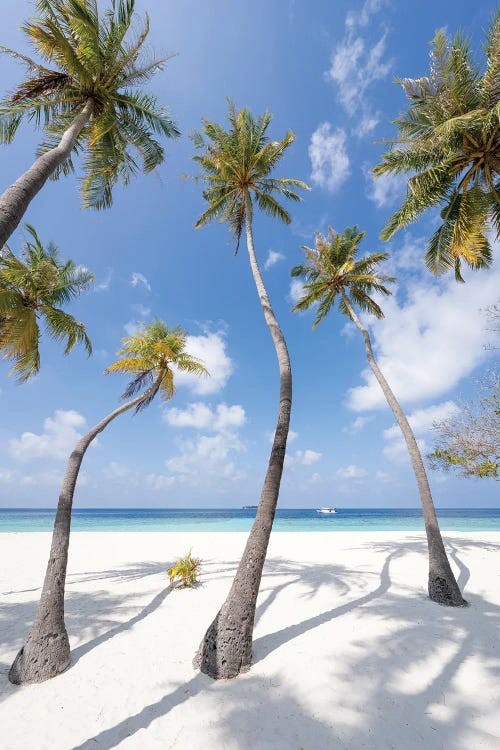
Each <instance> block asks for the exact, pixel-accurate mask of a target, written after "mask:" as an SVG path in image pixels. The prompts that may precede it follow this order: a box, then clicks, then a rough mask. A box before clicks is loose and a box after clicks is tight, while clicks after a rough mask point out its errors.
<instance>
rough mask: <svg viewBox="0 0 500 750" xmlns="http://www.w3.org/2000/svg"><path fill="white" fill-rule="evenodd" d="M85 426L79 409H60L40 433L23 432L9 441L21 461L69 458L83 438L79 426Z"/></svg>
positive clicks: (13, 453)
mask: <svg viewBox="0 0 500 750" xmlns="http://www.w3.org/2000/svg"><path fill="white" fill-rule="evenodd" d="M84 426H85V418H84V417H82V415H81V414H79V413H78V412H77V411H73V410H69V411H64V410H62V409H58V410H57V411H56V412H55V413H54V416H53V417H47V419H46V420H45V421H44V423H43V428H44V431H43V432H42V433H41V434H40V435H36V434H35V433H34V432H23V434H22V435H21V437H20V438H13V439H12V440H10V441H9V451H10V453H11V455H12V456H13V457H14V458H16V459H18V460H19V461H29V460H31V459H33V458H58V459H62V458H69V455H70V453H71V451H72V450H73V448H74V446H75V443H76V442H77V441H78V440H79V439H80V438H81V436H82V435H81V433H80V432H79V428H82V427H84Z"/></svg>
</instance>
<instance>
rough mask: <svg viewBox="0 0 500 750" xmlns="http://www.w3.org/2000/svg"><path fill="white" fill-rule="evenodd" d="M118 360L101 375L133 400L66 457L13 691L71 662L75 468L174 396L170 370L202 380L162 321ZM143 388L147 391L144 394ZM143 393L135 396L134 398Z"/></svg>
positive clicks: (13, 671) (178, 334)
mask: <svg viewBox="0 0 500 750" xmlns="http://www.w3.org/2000/svg"><path fill="white" fill-rule="evenodd" d="M118 356H119V359H118V360H117V361H116V362H114V363H113V364H112V365H110V366H109V367H108V368H107V370H106V372H120V373H126V374H127V375H133V376H134V377H133V379H132V380H131V382H130V383H129V385H128V386H127V388H126V389H125V392H124V393H123V396H122V398H127V399H129V398H131V397H132V396H133V398H132V399H131V400H130V401H127V403H125V404H123V405H122V406H119V407H118V408H117V409H115V410H114V411H112V412H111V414H108V415H107V417H104V419H102V420H101V421H100V422H98V423H97V424H96V425H94V427H92V429H91V430H89V432H88V433H87V434H86V435H84V436H83V437H82V438H80V440H79V441H78V443H77V444H76V446H75V448H74V449H73V452H72V453H71V455H70V457H69V460H68V464H67V467H66V473H65V475H64V479H63V482H62V487H61V494H60V495H59V503H58V505H57V514H56V519H55V523H54V531H53V533H52V545H51V549H50V557H49V562H48V565H47V571H46V573H45V580H44V583H43V588H42V594H41V596H40V602H39V604H38V611H37V613H36V617H35V621H34V623H33V625H32V627H31V630H30V632H29V634H28V638H27V640H26V643H25V645H24V646H23V647H22V648H21V650H20V651H19V653H18V654H17V656H16V658H15V660H14V663H13V664H12V667H11V668H10V672H9V680H10V681H11V682H13V683H14V684H15V685H25V684H28V683H33V682H43V681H44V680H48V679H50V678H51V677H55V675H57V674H59V673H60V672H63V671H64V670H65V669H66V668H67V666H68V665H69V661H70V646H69V639H68V634H67V632H66V626H65V624H64V587H65V581H66V567H67V562H68V547H69V537H70V527H71V508H72V505H73V495H74V492H75V485H76V481H77V479H78V473H79V471H80V466H81V463H82V460H83V457H84V455H85V452H86V450H87V448H88V447H89V445H90V444H91V443H92V441H93V440H94V439H95V438H96V437H97V435H99V433H100V432H102V431H103V430H104V429H105V427H107V426H108V425H109V424H110V422H112V421H113V420H114V419H116V417H118V416H120V414H123V413H124V412H126V411H129V410H130V409H135V413H137V412H139V411H142V410H143V409H145V408H146V407H147V406H149V404H150V403H151V402H152V401H153V399H154V398H155V396H156V394H157V393H160V395H161V396H162V397H163V398H164V399H166V400H168V399H170V398H172V396H173V393H174V372H173V369H172V368H173V367H175V368H177V369H178V370H180V371H182V372H189V373H194V374H196V375H206V374H207V371H206V369H205V367H204V366H203V364H202V363H201V362H199V361H198V360H197V359H195V358H194V357H191V356H190V354H189V353H188V352H187V351H186V334H185V332H184V331H182V330H181V329H180V328H168V326H166V325H165V323H163V322H162V321H161V320H155V321H154V322H153V323H151V324H149V325H146V326H143V329H142V330H141V331H140V332H138V333H137V334H136V335H135V336H130V337H128V338H124V339H123V348H122V349H121V350H120V351H119V352H118ZM144 388H146V390H143V389H144ZM139 391H142V393H140V395H136V394H137V393H138V392H139Z"/></svg>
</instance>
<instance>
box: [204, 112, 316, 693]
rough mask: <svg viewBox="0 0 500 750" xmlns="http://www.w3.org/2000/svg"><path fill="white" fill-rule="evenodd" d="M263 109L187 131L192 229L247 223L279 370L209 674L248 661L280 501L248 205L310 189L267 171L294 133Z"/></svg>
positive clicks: (285, 367) (282, 403)
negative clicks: (258, 486) (267, 448)
mask: <svg viewBox="0 0 500 750" xmlns="http://www.w3.org/2000/svg"><path fill="white" fill-rule="evenodd" d="M271 120H272V116H271V115H270V114H269V113H265V114H263V115H261V116H260V117H257V118H254V117H253V115H252V114H251V113H250V112H249V111H248V110H247V109H242V110H241V111H239V112H237V111H236V109H235V107H234V105H233V103H232V102H231V101H230V102H229V128H228V129H227V130H225V129H224V128H223V127H222V126H221V125H218V124H217V123H214V122H210V121H209V120H205V121H204V128H203V134H200V133H196V134H195V135H194V136H193V140H194V143H195V146H196V147H197V148H198V149H200V151H201V154H200V155H197V156H194V157H193V158H194V160H195V161H196V162H197V163H198V164H199V166H200V168H201V172H202V175H201V177H200V179H202V180H203V182H204V184H205V186H206V187H205V190H204V192H203V197H204V198H205V200H206V201H207V203H208V208H207V210H206V211H205V212H204V213H203V214H202V215H201V216H200V218H199V219H198V221H197V222H196V225H195V226H196V228H198V227H202V226H204V225H205V224H208V223H209V222H210V221H212V220H213V219H220V220H221V221H225V222H227V224H228V226H229V228H230V229H231V231H232V234H233V238H234V240H235V242H236V252H237V251H238V247H239V243H240V239H241V235H242V233H243V230H244V229H246V240H247V249H248V254H249V258H250V266H251V269H252V273H253V277H254V281H255V285H256V287H257V293H258V295H259V299H260V303H261V306H262V311H263V313H264V318H265V321H266V324H267V326H268V328H269V332H270V334H271V337H272V340H273V343H274V347H275V350H276V356H277V358H278V365H279V373H280V395H279V409H278V421H277V425H276V431H275V434H274V441H273V447H272V450H271V456H270V459H269V464H268V468H267V474H266V477H265V480H264V485H263V488H262V493H261V497H260V502H259V507H258V510H257V515H256V518H255V522H254V525H253V526H252V530H251V532H250V536H249V537H248V541H247V544H246V547H245V551H244V553H243V557H242V558H241V561H240V564H239V566H238V570H237V572H236V575H235V577H234V581H233V584H232V586H231V590H230V592H229V594H228V597H227V599H226V601H225V603H224V604H223V605H222V607H221V609H220V610H219V613H218V614H217V616H216V618H215V620H214V621H213V622H212V624H211V625H210V627H209V628H208V630H207V632H206V634H205V637H204V639H203V641H202V643H201V645H200V648H199V650H198V653H197V656H196V657H195V661H194V663H195V666H198V667H199V668H200V669H201V670H202V672H205V673H206V674H208V675H210V676H211V677H213V678H216V679H218V678H229V677H236V675H238V674H239V673H240V672H241V671H244V670H246V669H248V668H249V667H250V663H251V659H252V632H253V623H254V617H255V605H256V600H257V594H258V591H259V586H260V580H261V577H262V568H263V566H264V560H265V557H266V552H267V546H268V543H269V537H270V534H271V528H272V524H273V520H274V514H275V510H276V503H277V502H278V495H279V489H280V482H281V474H282V472H283V462H284V459H285V450H286V441H287V437H288V428H289V423H290V412H291V407H292V372H291V367H290V359H289V356H288V350H287V347H286V342H285V338H284V336H283V333H282V331H281V329H280V327H279V324H278V321H277V319H276V316H275V314H274V312H273V309H272V307H271V303H270V301H269V297H268V294H267V291H266V288H265V286H264V282H263V280H262V276H261V273H260V270H259V264H258V262H257V257H256V255H255V250H254V242H253V232H252V219H253V211H254V207H255V206H257V208H260V209H261V210H262V211H264V213H266V214H268V215H269V216H271V217H272V218H278V219H280V220H281V221H283V222H284V223H285V224H289V223H290V221H291V218H290V215H289V214H288V212H287V211H286V210H285V209H284V208H283V206H282V205H281V204H280V203H279V202H278V200H277V199H276V198H275V195H277V196H279V197H284V198H288V199H290V200H293V201H299V200H300V197H299V196H298V195H297V193H296V192H295V191H296V189H297V188H302V189H308V187H307V185H306V184H305V183H304V182H301V181H300V180H291V179H285V178H275V177H272V176H271V172H272V170H273V169H274V167H275V166H276V165H277V164H278V162H279V161H280V159H281V157H282V156H283V154H284V152H285V151H286V149H287V148H288V147H289V146H290V145H291V144H292V143H293V141H294V135H293V133H292V132H291V131H288V132H287V133H286V135H285V136H284V138H283V139H282V140H280V141H271V140H269V137H268V136H267V129H268V127H269V124H270V122H271Z"/></svg>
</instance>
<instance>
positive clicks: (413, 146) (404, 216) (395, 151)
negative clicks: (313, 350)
mask: <svg viewBox="0 0 500 750" xmlns="http://www.w3.org/2000/svg"><path fill="white" fill-rule="evenodd" d="M486 58H487V64H486V69H485V70H484V71H483V72H481V70H480V69H479V67H478V66H477V65H476V63H475V62H474V60H473V57H472V53H471V50H470V45H469V43H468V41H467V39H465V38H464V37H462V36H461V35H460V34H457V35H456V36H455V37H454V38H453V39H452V40H450V39H449V38H448V36H447V35H446V33H445V32H444V31H443V30H440V31H438V32H437V33H436V36H435V38H434V41H433V43H432V60H431V70H430V74H429V75H428V76H427V77H423V78H418V79H411V78H405V79H402V80H399V81H398V83H400V84H401V86H402V87H403V89H404V92H405V94H406V96H407V98H408V100H409V106H408V110H407V111H406V112H405V113H404V114H403V115H402V116H400V117H399V118H398V120H396V121H395V124H396V125H397V128H398V138H397V139H396V140H393V141H390V142H389V143H390V146H391V147H390V149H389V150H388V151H387V152H386V153H385V154H384V155H383V157H382V161H381V163H380V164H378V165H377V166H376V167H375V169H374V170H373V171H374V174H375V175H376V176H380V175H382V174H391V173H392V174H404V173H407V174H409V177H408V190H407V194H406V197H405V199H404V201H403V203H402V205H401V206H400V207H399V208H398V210H397V211H396V212H395V213H394V214H393V215H392V216H391V217H390V218H389V220H388V221H387V224H386V226H385V228H384V229H383V231H382V233H381V238H382V239H383V240H388V239H390V238H391V237H392V236H393V235H394V233H395V232H396V231H397V230H398V229H401V228H405V227H407V226H408V225H409V224H410V223H412V222H414V221H416V220H417V219H418V218H419V217H420V216H421V215H422V214H423V213H424V212H425V211H427V210H428V209H429V208H433V207H436V206H442V207H443V209H442V212H441V215H442V218H443V223H442V224H441V225H440V227H438V229H437V230H436V232H434V234H433V236H432V237H431V238H430V240H429V242H428V247H427V253H426V256H425V261H426V264H427V266H428V268H429V269H430V270H431V271H433V272H434V273H443V272H444V271H447V270H451V269H454V271H455V276H456V279H457V280H458V281H462V280H463V279H462V276H461V273H460V267H461V263H462V262H465V263H466V264H467V265H469V267H470V268H473V269H479V268H486V267H488V266H489V265H490V264H491V248H490V246H489V242H488V232H489V229H490V225H493V228H494V230H495V233H496V237H497V238H499V237H500V222H499V221H498V216H499V211H498V208H497V206H498V205H499V203H500V195H499V191H498V186H499V179H498V178H499V175H500V76H499V73H500V11H497V12H496V14H495V16H494V18H493V21H492V23H491V26H490V29H489V33H488V38H487V43H486Z"/></svg>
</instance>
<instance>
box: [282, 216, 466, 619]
mask: <svg viewBox="0 0 500 750" xmlns="http://www.w3.org/2000/svg"><path fill="white" fill-rule="evenodd" d="M364 236H365V232H359V231H358V228H357V227H353V228H352V229H346V230H345V231H344V232H343V233H342V234H337V233H336V232H334V231H333V229H331V228H330V229H329V232H328V236H327V237H324V236H323V235H321V234H317V236H316V242H315V247H314V248H310V247H305V248H303V249H304V252H305V257H306V262H305V263H304V264H303V265H299V266H295V268H293V269H292V276H294V277H296V278H301V279H304V281H305V285H304V294H303V296H302V298H301V299H300V300H299V301H298V302H297V304H296V305H295V307H294V311H296V310H307V309H308V308H310V307H311V306H312V305H317V311H316V319H315V321H314V326H313V327H314V328H315V327H316V326H317V325H318V324H319V323H320V322H321V321H322V320H323V318H324V317H325V316H326V315H327V314H328V313H329V312H330V310H331V309H332V307H333V306H334V303H335V300H337V301H338V307H339V310H340V312H342V313H344V315H347V316H348V317H349V318H350V319H351V320H352V322H353V323H354V324H355V326H356V327H357V328H358V329H359V330H360V331H361V333H362V335H363V338H364V341H365V349H366V357H367V359H368V364H369V365H370V367H371V369H372V371H373V374H374V375H375V377H376V379H377V381H378V383H379V385H380V387H381V388H382V391H383V393H384V396H385V398H386V400H387V403H388V404H389V406H390V407H391V409H392V411H393V414H394V416H395V418H396V421H397V423H398V425H399V427H400V429H401V432H402V433H403V437H404V439H405V442H406V446H407V448H408V453H409V456H410V461H411V464H412V467H413V471H414V473H415V479H416V480H417V485H418V491H419V494H420V501H421V503H422V510H423V516H424V523H425V531H426V534H427V543H428V551H429V581H428V589H429V596H430V598H431V599H432V600H433V601H435V602H438V603H439V604H446V605H449V606H454V607H460V606H463V605H464V604H465V602H464V600H463V599H462V595H461V593H460V589H459V587H458V584H457V582H456V580H455V577H454V575H453V572H452V570H451V567H450V563H449V561H448V557H447V555H446V550H445V548H444V544H443V539H442V537H441V532H440V529H439V524H438V520H437V517H436V510H435V508H434V503H433V500H432V495H431V490H430V487H429V482H428V479H427V474H426V471H425V467H424V463H423V461H422V456H421V454H420V450H419V448H418V445H417V441H416V440H415V436H414V434H413V431H412V429H411V427H410V424H409V422H408V420H407V418H406V416H405V414H404V413H403V410H402V409H401V407H400V405H399V403H398V401H397V399H396V397H395V395H394V393H393V392H392V390H391V387H390V386H389V383H388V382H387V380H386V379H385V377H384V376H383V374H382V372H381V371H380V368H379V366H378V364H377V362H376V360H375V357H374V356H373V350H372V345H371V340H370V334H369V333H368V330H367V329H366V328H365V326H364V325H363V323H362V322H361V320H360V319H359V317H358V315H357V314H356V311H355V310H356V308H358V309H359V310H361V311H362V312H365V313H371V314H372V315H375V317H376V318H379V319H380V318H383V317H384V313H383V312H382V309H381V307H380V305H379V304H378V303H377V302H376V301H375V300H374V299H373V297H372V296H371V295H373V294H374V293H378V294H382V295H389V294H390V291H389V290H388V289H387V287H386V286H385V285H386V284H387V283H390V282H393V281H395V279H393V278H391V277H389V276H384V275H382V274H380V273H379V272H378V271H377V266H379V264H380V263H382V262H383V261H385V260H386V259H387V257H388V253H372V254H371V255H366V256H365V257H364V258H361V259H358V258H357V254H358V250H359V244H360V242H361V240H362V239H363V237H364Z"/></svg>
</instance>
